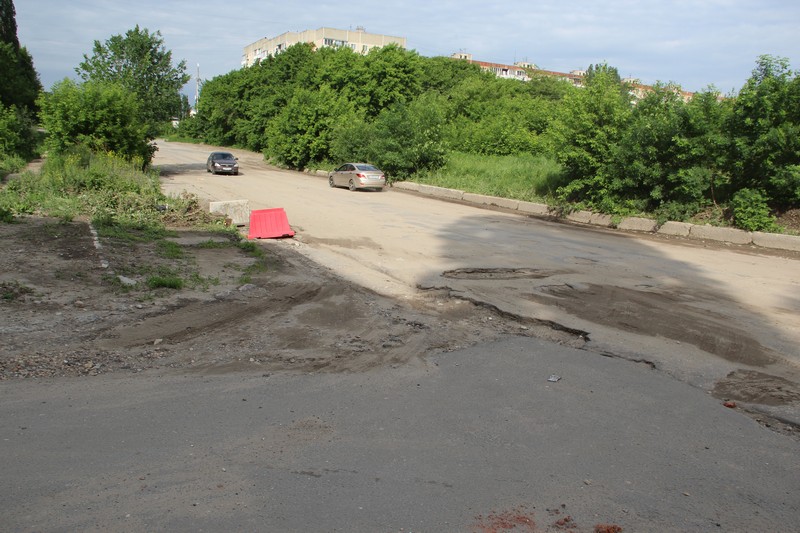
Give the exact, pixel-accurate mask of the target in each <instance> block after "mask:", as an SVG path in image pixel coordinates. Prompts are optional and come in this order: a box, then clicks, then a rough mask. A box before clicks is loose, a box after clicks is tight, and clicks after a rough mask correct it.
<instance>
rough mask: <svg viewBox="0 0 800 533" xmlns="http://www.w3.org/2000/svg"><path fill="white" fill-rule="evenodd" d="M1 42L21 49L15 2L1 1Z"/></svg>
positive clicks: (11, 0)
mask: <svg viewBox="0 0 800 533" xmlns="http://www.w3.org/2000/svg"><path fill="white" fill-rule="evenodd" d="M0 42H3V43H9V44H11V45H12V46H13V47H14V48H15V49H19V40H18V38H17V11H16V9H15V8H14V1H13V0H0Z"/></svg>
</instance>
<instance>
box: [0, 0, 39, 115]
mask: <svg viewBox="0 0 800 533" xmlns="http://www.w3.org/2000/svg"><path fill="white" fill-rule="evenodd" d="M0 72H2V75H0V105H5V106H17V107H20V108H23V107H24V108H27V109H30V110H35V107H36V98H37V97H38V96H39V92H41V90H42V83H41V82H40V81H39V74H37V72H36V69H34V68H33V59H32V58H31V55H30V54H29V53H28V50H27V49H26V48H25V47H21V46H20V44H19V39H18V38H17V20H16V10H15V9H14V2H13V1H12V0H0Z"/></svg>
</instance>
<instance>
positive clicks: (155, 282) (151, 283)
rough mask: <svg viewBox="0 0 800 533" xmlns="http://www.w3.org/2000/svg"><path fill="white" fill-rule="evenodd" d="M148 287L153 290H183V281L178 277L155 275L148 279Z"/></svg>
mask: <svg viewBox="0 0 800 533" xmlns="http://www.w3.org/2000/svg"><path fill="white" fill-rule="evenodd" d="M147 286H148V287H150V288H151V289H162V288H163V289H176V290H179V289H182V288H183V280H182V279H181V278H180V277H178V276H170V275H155V276H149V277H148V278H147Z"/></svg>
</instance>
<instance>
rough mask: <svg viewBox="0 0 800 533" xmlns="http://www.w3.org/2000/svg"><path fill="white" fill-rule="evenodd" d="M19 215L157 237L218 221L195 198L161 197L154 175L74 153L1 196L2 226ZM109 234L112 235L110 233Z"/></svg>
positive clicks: (56, 158)
mask: <svg viewBox="0 0 800 533" xmlns="http://www.w3.org/2000/svg"><path fill="white" fill-rule="evenodd" d="M9 213H10V215H11V217H12V218H13V217H17V216H21V215H39V216H51V217H56V218H59V219H62V220H64V221H70V220H73V219H75V218H78V217H86V218H89V219H91V220H92V222H93V223H94V224H95V226H96V227H97V228H98V230H99V228H101V227H102V228H114V227H118V228H124V230H123V231H127V230H128V229H135V230H144V231H146V232H147V231H159V230H161V229H163V227H164V225H165V224H166V223H169V224H175V225H199V224H207V225H219V226H222V224H223V220H222V217H220V216H218V215H212V214H210V213H208V211H207V210H205V209H203V208H202V207H201V206H200V204H199V202H198V200H197V198H196V197H194V196H192V195H188V194H184V195H181V196H179V197H168V196H166V195H164V194H163V193H162V192H161V186H160V183H159V178H158V173H157V171H156V170H153V169H149V170H142V169H141V165H140V164H138V163H136V162H130V161H127V160H125V159H122V158H120V157H117V156H115V155H114V154H109V153H94V152H91V151H89V150H86V149H83V148H77V149H75V150H73V151H72V152H70V153H67V154H61V155H52V156H49V157H48V158H47V159H46V161H45V163H44V165H43V167H42V170H41V172H39V173H32V172H26V173H24V174H22V175H20V176H19V177H18V178H16V179H14V180H11V181H9V183H7V184H6V186H5V187H4V188H3V189H2V190H0V214H2V215H3V216H2V217H0V218H1V219H2V220H7V219H8V216H7V215H8V214H9ZM109 231H114V230H111V229H109Z"/></svg>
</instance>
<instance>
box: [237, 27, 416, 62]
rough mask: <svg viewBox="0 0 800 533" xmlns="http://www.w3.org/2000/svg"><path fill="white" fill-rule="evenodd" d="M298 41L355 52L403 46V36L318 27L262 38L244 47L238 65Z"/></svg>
mask: <svg viewBox="0 0 800 533" xmlns="http://www.w3.org/2000/svg"><path fill="white" fill-rule="evenodd" d="M298 43H311V44H313V45H314V46H315V47H316V48H317V49H319V48H323V47H333V48H340V47H348V48H350V49H351V50H353V51H354V52H356V53H358V54H367V53H368V52H369V51H370V50H372V49H373V48H381V47H383V46H387V45H389V44H396V45H398V46H399V47H401V48H405V47H406V38H405V37H396V36H394V35H381V34H378V33H367V31H366V30H364V28H362V27H360V26H359V27H357V28H356V29H355V30H337V29H335V28H319V29H316V30H305V31H299V32H295V31H287V32H286V33H282V34H281V35H278V36H277V37H273V38H267V37H265V38H263V39H259V40H258V41H256V42H254V43H252V44H249V45H247V46H245V47H244V53H243V54H242V66H243V67H249V66H252V65H254V64H255V63H256V62H258V61H260V60H262V59H266V58H267V57H270V56H276V55H278V54H280V53H281V52H283V51H284V50H286V49H287V48H289V47H290V46H292V45H295V44H298Z"/></svg>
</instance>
